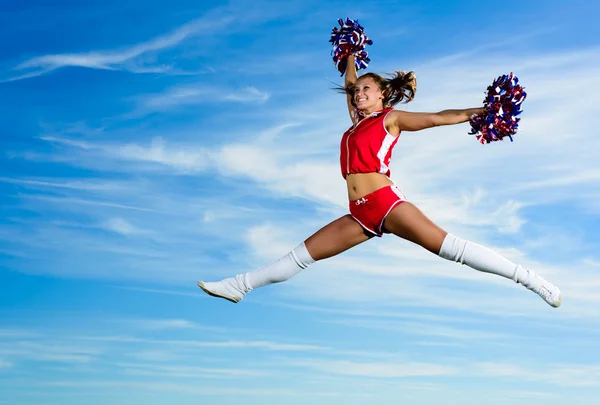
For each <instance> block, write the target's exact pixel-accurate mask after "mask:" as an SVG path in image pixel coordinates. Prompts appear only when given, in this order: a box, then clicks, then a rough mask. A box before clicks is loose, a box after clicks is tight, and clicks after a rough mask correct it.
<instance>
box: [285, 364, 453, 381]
mask: <svg viewBox="0 0 600 405" xmlns="http://www.w3.org/2000/svg"><path fill="white" fill-rule="evenodd" d="M292 365H294V366H298V367H308V368H312V369H314V370H317V371H318V372H325V373H331V374H337V375H345V376H360V377H367V378H407V377H425V376H429V377H431V376H448V375H455V374H458V373H459V370H458V369H456V368H454V367H449V366H443V365H439V364H431V363H415V362H402V364H397V363H386V362H379V363H364V362H355V361H342V360H313V361H298V362H292Z"/></svg>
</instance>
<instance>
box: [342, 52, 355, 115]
mask: <svg viewBox="0 0 600 405" xmlns="http://www.w3.org/2000/svg"><path fill="white" fill-rule="evenodd" d="M354 58H355V57H354V55H350V56H348V64H347V66H346V76H345V78H344V87H345V88H346V89H349V88H353V87H354V85H355V84H356V80H358V75H357V74H356V65H355V64H354ZM352 97H354V93H353V92H347V93H346V102H347V104H348V113H349V114H350V119H351V120H352V123H353V124H355V123H356V119H357V116H356V107H354V106H353V105H352Z"/></svg>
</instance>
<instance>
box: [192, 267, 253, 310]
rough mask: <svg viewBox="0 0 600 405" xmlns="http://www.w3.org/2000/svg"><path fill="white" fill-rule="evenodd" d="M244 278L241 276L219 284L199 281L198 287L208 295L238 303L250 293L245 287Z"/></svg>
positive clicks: (227, 279) (218, 282)
mask: <svg viewBox="0 0 600 405" xmlns="http://www.w3.org/2000/svg"><path fill="white" fill-rule="evenodd" d="M242 277H243V276H242V275H241V274H240V275H237V276H235V277H232V278H226V279H224V280H221V281H217V282H204V281H198V287H200V288H202V291H204V292H205V293H207V294H208V295H212V296H213V297H218V298H224V299H226V300H228V301H231V302H233V303H238V302H240V301H241V300H242V298H244V295H246V293H247V292H248V291H250V290H249V289H247V288H246V287H245V285H244V282H243V279H242Z"/></svg>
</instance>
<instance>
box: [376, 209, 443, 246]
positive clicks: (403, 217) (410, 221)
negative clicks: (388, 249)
mask: <svg viewBox="0 0 600 405" xmlns="http://www.w3.org/2000/svg"><path fill="white" fill-rule="evenodd" d="M384 224H385V225H384V226H385V228H386V229H387V230H388V231H389V232H391V233H393V234H395V235H396V236H399V237H401V238H403V239H406V240H408V241H411V242H413V243H416V244H418V245H420V246H422V247H424V248H425V249H427V250H429V251H430V252H432V253H435V254H438V253H439V251H440V249H441V247H442V243H443V242H444V238H445V237H446V234H447V232H446V231H444V230H443V229H442V228H441V227H439V226H438V225H436V224H435V223H434V222H433V221H432V220H430V219H429V218H427V216H425V214H423V213H422V212H421V210H419V209H418V208H417V207H416V206H415V205H413V204H411V203H409V202H404V203H402V204H400V205H398V206H397V207H396V208H394V209H393V210H392V211H391V212H390V214H389V215H388V217H387V218H386V219H385V223H384Z"/></svg>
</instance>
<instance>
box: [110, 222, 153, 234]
mask: <svg viewBox="0 0 600 405" xmlns="http://www.w3.org/2000/svg"><path fill="white" fill-rule="evenodd" d="M102 227H103V228H104V229H106V230H109V231H112V232H116V233H118V234H121V235H124V236H133V235H144V234H148V233H149V231H147V230H145V229H141V228H138V227H136V226H134V225H132V224H131V223H129V222H127V221H126V220H125V219H123V218H110V219H109V220H107V221H106V222H105V223H103V224H102Z"/></svg>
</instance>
